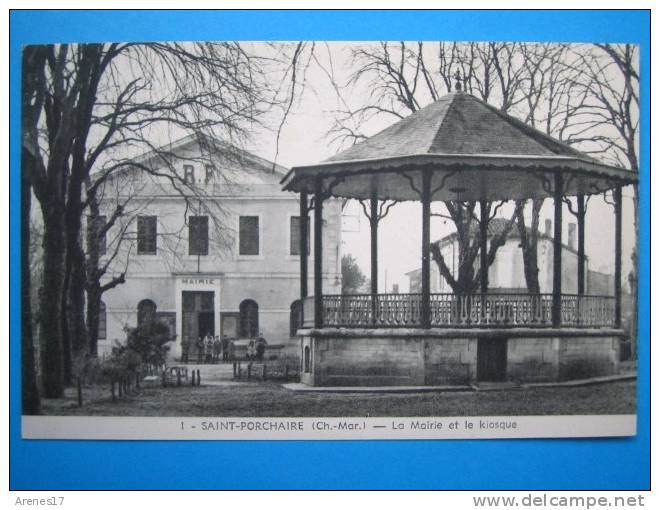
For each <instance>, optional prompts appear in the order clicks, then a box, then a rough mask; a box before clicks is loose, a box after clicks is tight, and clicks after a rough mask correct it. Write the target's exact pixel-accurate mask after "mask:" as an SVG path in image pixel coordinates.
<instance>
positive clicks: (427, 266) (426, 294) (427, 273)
mask: <svg viewBox="0 0 660 510" xmlns="http://www.w3.org/2000/svg"><path fill="white" fill-rule="evenodd" d="M431 177H432V174H431V170H423V171H422V306H421V317H420V319H421V323H422V327H423V328H430V327H431Z"/></svg>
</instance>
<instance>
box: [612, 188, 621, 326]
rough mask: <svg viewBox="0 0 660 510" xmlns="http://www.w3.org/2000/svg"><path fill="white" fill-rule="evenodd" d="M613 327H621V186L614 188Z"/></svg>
mask: <svg viewBox="0 0 660 510" xmlns="http://www.w3.org/2000/svg"><path fill="white" fill-rule="evenodd" d="M613 194H614V325H615V326H616V327H617V328H620V327H621V234H622V232H621V186H617V187H616V188H614V193H613Z"/></svg>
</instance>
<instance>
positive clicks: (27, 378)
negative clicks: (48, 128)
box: [21, 149, 41, 415]
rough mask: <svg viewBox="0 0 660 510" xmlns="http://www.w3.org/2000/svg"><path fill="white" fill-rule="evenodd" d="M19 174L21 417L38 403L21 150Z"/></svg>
mask: <svg viewBox="0 0 660 510" xmlns="http://www.w3.org/2000/svg"><path fill="white" fill-rule="evenodd" d="M22 156H23V158H22V160H23V171H22V172H21V310H22V312H23V313H22V315H21V329H22V332H21V361H22V372H21V375H22V377H21V398H22V403H23V406H22V407H23V414H30V415H32V414H39V413H40V412H41V400H40V398H39V386H38V385H37V371H36V369H35V365H34V338H33V335H32V303H31V300H30V291H31V287H32V282H31V280H30V210H31V208H32V194H31V189H30V178H29V170H28V168H27V165H29V164H30V163H29V159H30V158H31V155H30V154H29V153H28V152H27V150H26V149H23V154H22Z"/></svg>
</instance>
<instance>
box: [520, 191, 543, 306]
mask: <svg viewBox="0 0 660 510" xmlns="http://www.w3.org/2000/svg"><path fill="white" fill-rule="evenodd" d="M542 206H543V199H538V200H532V221H531V223H530V227H529V230H528V229H527V226H526V225H525V215H524V207H519V208H518V210H517V211H516V224H517V226H518V234H519V235H520V249H521V250H522V256H523V266H524V273H525V283H526V284H527V291H528V292H529V293H530V294H540V293H541V286H540V284H539V261H538V230H539V217H540V213H541V207H542Z"/></svg>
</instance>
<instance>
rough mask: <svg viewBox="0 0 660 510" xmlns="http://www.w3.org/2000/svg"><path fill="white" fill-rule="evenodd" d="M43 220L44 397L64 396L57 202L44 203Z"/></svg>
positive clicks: (61, 239) (61, 263)
mask: <svg viewBox="0 0 660 510" xmlns="http://www.w3.org/2000/svg"><path fill="white" fill-rule="evenodd" d="M42 213H43V219H44V237H43V257H44V269H43V284H42V287H41V293H40V303H39V304H40V308H41V310H40V314H41V345H42V347H41V359H42V362H41V367H42V368H41V379H42V384H43V390H44V396H46V397H48V398H60V397H62V396H64V347H63V339H62V295H63V289H64V270H65V263H64V258H65V257H64V250H65V239H64V215H63V214H62V210H61V204H59V203H58V202H57V199H54V200H53V201H52V202H50V203H42Z"/></svg>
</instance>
